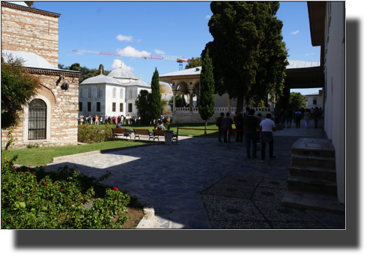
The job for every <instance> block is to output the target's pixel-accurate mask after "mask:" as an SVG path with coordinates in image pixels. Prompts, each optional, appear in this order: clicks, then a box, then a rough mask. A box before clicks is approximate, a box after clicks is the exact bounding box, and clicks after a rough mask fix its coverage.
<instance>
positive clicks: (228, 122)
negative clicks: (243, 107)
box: [222, 112, 234, 143]
mask: <svg viewBox="0 0 380 274" xmlns="http://www.w3.org/2000/svg"><path fill="white" fill-rule="evenodd" d="M233 123H234V121H233V120H232V119H231V117H230V113H229V112H227V113H226V117H224V119H223V120H222V128H224V129H225V130H224V131H223V134H224V142H225V143H227V142H228V143H230V139H231V135H232V131H231V129H232V124H233ZM227 135H228V137H227ZM227 139H228V140H227Z"/></svg>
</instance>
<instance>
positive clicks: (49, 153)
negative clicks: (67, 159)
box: [7, 141, 146, 166]
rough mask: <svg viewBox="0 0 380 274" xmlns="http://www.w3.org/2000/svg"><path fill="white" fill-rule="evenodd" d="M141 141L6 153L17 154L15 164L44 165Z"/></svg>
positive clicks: (20, 150)
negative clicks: (53, 160) (70, 156)
mask: <svg viewBox="0 0 380 274" xmlns="http://www.w3.org/2000/svg"><path fill="white" fill-rule="evenodd" d="M145 144H146V143H143V142H128V141H105V142H101V143H95V144H88V145H77V146H63V147H41V148H25V149H15V150H9V151H8V152H7V153H8V154H7V157H8V158H12V157H13V156H14V155H18V158H17V160H16V162H15V164H19V165H24V166H44V165H46V164H48V163H51V159H52V158H54V157H59V156H65V155H72V154H78V153H83V152H89V151H95V150H102V149H108V148H118V147H127V146H136V145H145Z"/></svg>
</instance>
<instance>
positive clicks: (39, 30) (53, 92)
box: [1, 2, 80, 148]
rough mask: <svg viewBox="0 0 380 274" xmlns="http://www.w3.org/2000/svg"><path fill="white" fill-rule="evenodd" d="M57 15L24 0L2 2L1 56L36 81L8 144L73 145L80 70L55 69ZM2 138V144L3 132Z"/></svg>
mask: <svg viewBox="0 0 380 274" xmlns="http://www.w3.org/2000/svg"><path fill="white" fill-rule="evenodd" d="M59 17H60V14H58V13H54V12H49V11H44V10H39V9H35V8H30V7H28V6H27V5H26V4H25V3H24V2H1V23H2V32H1V48H2V56H3V57H4V58H5V60H7V57H9V56H12V57H13V58H20V59H22V60H23V61H24V62H23V66H24V67H25V70H26V71H27V72H29V73H30V74H32V75H34V76H36V77H38V78H39V80H40V82H41V85H40V87H39V88H38V89H37V90H36V96H34V97H33V98H31V100H30V101H29V102H28V104H26V105H25V106H24V107H23V111H22V112H21V113H20V118H21V119H20V123H19V125H18V126H17V127H15V128H14V131H13V137H14V138H15V144H14V146H13V148H25V147H27V146H28V145H38V146H41V147H44V146H63V145H76V144H77V139H78V122H77V115H78V112H77V110H78V80H79V76H80V72H78V71H71V70H62V69H58V68H57V66H58V18H59ZM1 137H2V138H1V141H2V146H3V147H4V146H5V143H6V142H7V140H8V138H7V130H2V136H1Z"/></svg>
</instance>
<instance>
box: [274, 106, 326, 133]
mask: <svg viewBox="0 0 380 274" xmlns="http://www.w3.org/2000/svg"><path fill="white" fill-rule="evenodd" d="M272 115H273V116H274V117H273V116H272V118H274V121H275V124H276V125H277V124H280V125H281V126H282V128H291V126H292V121H293V122H294V123H295V125H296V128H299V127H301V120H302V119H303V120H304V122H305V127H306V128H309V127H310V121H311V120H314V128H317V127H318V121H319V119H320V118H321V117H322V108H319V107H315V108H311V109H308V108H307V109H303V108H301V109H297V110H296V111H294V112H293V111H291V110H287V109H285V110H284V109H281V110H279V111H277V112H276V113H274V114H272ZM285 124H286V125H285Z"/></svg>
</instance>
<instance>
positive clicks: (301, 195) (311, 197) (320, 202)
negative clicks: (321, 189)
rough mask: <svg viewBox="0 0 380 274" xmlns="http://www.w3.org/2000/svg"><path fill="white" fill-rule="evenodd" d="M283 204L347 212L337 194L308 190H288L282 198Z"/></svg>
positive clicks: (309, 208) (301, 207) (317, 209)
mask: <svg viewBox="0 0 380 274" xmlns="http://www.w3.org/2000/svg"><path fill="white" fill-rule="evenodd" d="M281 205H282V206H286V207H292V208H298V209H305V210H316V211H324V212H334V213H340V214H344V212H345V207H344V205H341V204H340V203H339V202H338V200H337V197H336V195H333V194H326V193H325V194H321V193H314V192H308V191H291V190H287V191H286V192H285V195H284V198H283V199H282V203H281Z"/></svg>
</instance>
